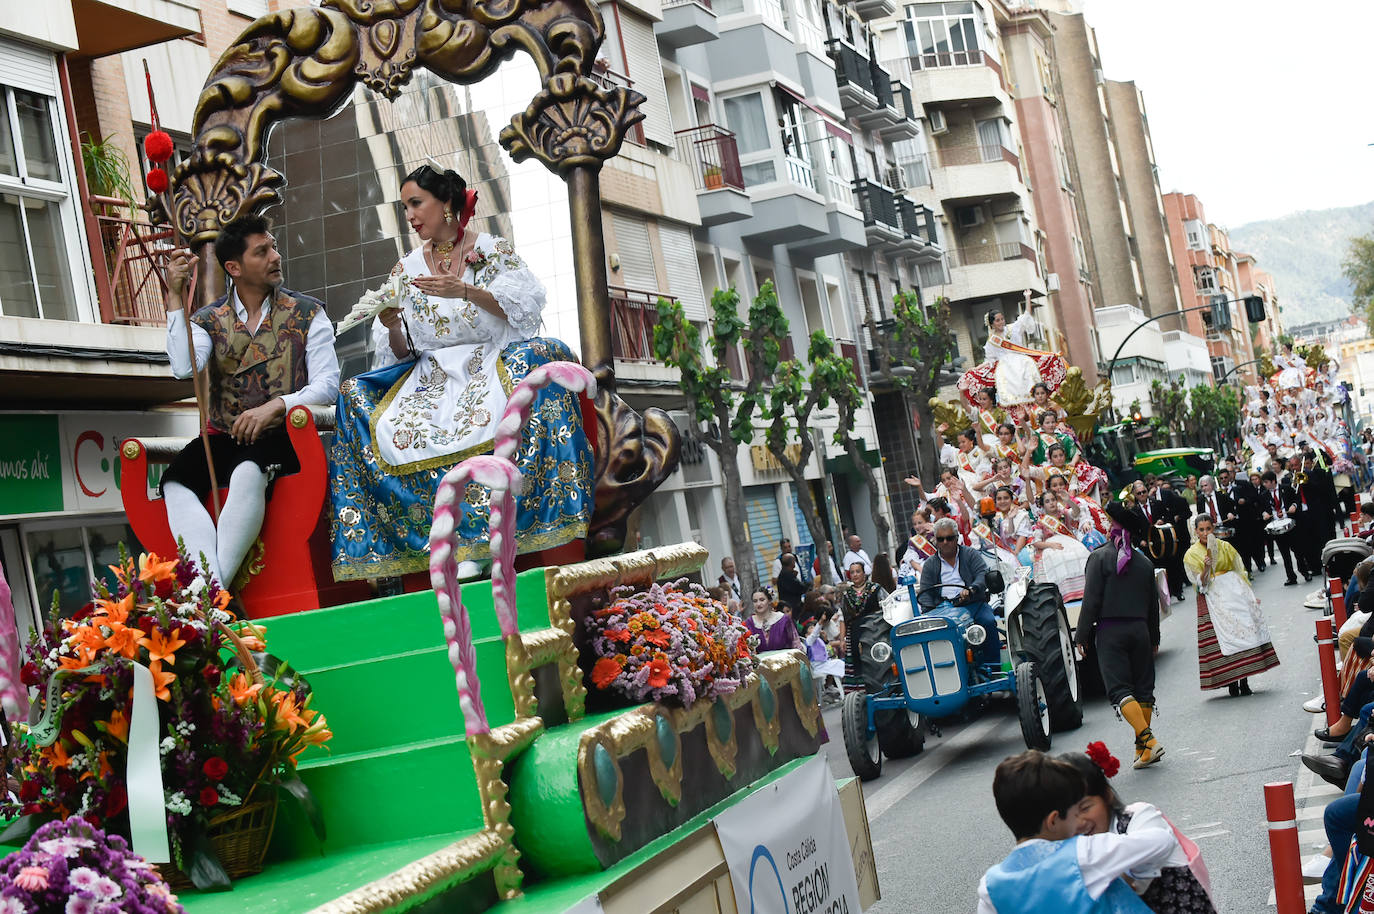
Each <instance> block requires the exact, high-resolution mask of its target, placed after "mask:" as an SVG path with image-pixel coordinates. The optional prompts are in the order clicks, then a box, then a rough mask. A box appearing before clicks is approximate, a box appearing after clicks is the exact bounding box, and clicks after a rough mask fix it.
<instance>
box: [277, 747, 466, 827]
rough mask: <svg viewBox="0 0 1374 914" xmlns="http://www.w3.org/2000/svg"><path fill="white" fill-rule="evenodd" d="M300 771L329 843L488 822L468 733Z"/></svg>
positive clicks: (323, 761) (305, 765)
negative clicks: (322, 817) (469, 748)
mask: <svg viewBox="0 0 1374 914" xmlns="http://www.w3.org/2000/svg"><path fill="white" fill-rule="evenodd" d="M299 770H300V775H301V780H303V781H305V783H306V785H307V786H309V788H310V790H311V792H312V793H314V794H315V799H316V801H317V802H318V803H319V805H320V808H321V810H323V812H324V822H325V835H326V840H325V848H326V849H327V850H332V849H334V848H338V847H345V846H352V845H358V844H375V843H378V842H390V841H402V840H406V839H410V838H416V837H420V836H422V835H437V834H448V833H451V832H453V831H466V830H476V829H478V828H481V827H482V804H481V798H480V795H479V794H478V791H477V781H476V776H475V775H474V773H473V768H472V757H471V756H470V755H469V754H468V747H467V743H466V741H465V740H464V738H463V737H462V736H452V737H448V738H445V739H436V740H427V741H423V742H418V743H409V744H405V745H399V746H390V747H387V748H381V749H372V750H368V751H364V752H352V753H343V754H335V755H333V756H330V757H328V758H319V759H312V760H311V761H308V762H302V763H301V765H300V769H299Z"/></svg>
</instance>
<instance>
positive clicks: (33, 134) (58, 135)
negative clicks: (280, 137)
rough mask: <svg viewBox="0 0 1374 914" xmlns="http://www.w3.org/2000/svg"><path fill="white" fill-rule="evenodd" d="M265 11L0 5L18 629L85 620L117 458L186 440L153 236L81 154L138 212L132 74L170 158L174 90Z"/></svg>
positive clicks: (8, 537) (7, 541) (0, 480)
mask: <svg viewBox="0 0 1374 914" xmlns="http://www.w3.org/2000/svg"><path fill="white" fill-rule="evenodd" d="M265 7H266V3H265V0H256V2H254V0H140V2H139V3H135V4H121V3H115V2H107V0H82V2H73V0H44V2H43V3H40V4H33V3H22V2H19V0H0V409H2V410H3V411H0V562H2V563H3V567H4V572H5V576H6V579H7V580H8V582H9V583H10V586H11V588H12V591H13V595H14V601H15V607H16V615H17V617H18V619H19V623H20V626H21V629H27V628H28V626H30V625H32V624H34V623H35V622H36V621H37V620H39V619H40V618H41V616H42V615H43V614H44V613H46V612H47V610H48V607H49V606H50V605H51V604H52V601H53V599H54V596H55V597H56V599H57V604H58V610H59V612H67V613H69V612H71V611H73V610H75V609H76V608H78V607H79V606H81V605H82V604H83V603H85V602H86V600H87V599H88V598H89V581H90V579H91V576H92V574H93V573H94V574H100V573H103V570H104V568H105V566H106V565H107V564H109V563H110V562H112V561H114V560H115V556H116V552H115V550H116V548H117V544H118V543H119V542H120V541H124V542H129V543H132V542H134V540H133V536H132V532H131V531H130V529H129V528H128V526H127V525H126V524H125V522H124V517H123V510H122V503H121V500H120V495H119V486H120V482H121V480H120V478H119V475H118V445H119V441H120V440H121V439H122V438H123V437H127V436H129V435H131V434H132V435H142V436H157V435H185V434H192V433H194V431H195V428H196V418H195V410H194V406H191V407H190V408H189V409H188V408H187V406H186V404H184V403H183V404H178V402H177V401H181V400H183V399H184V398H185V397H187V396H189V395H190V385H189V383H186V382H179V381H176V380H174V379H173V378H172V377H171V375H170V372H169V371H168V368H167V360H166V355H165V345H166V344H165V329H164V328H165V323H166V319H165V316H164V313H163V308H162V289H161V286H160V283H159V281H158V279H157V277H156V275H155V273H154V271H152V269H151V266H150V261H149V252H150V250H151V249H152V248H153V247H155V246H158V245H163V244H166V243H167V241H168V240H169V239H168V236H167V235H166V233H159V232H157V231H155V230H153V229H152V228H151V226H149V224H148V220H147V218H146V216H145V215H144V213H143V212H142V211H141V210H137V209H133V208H131V207H130V206H129V205H128V204H127V203H126V202H123V201H120V200H117V199H112V198H109V197H106V196H102V195H101V193H99V191H105V192H106V193H108V191H107V190H106V189H105V188H101V187H98V186H97V187H94V188H93V187H92V186H91V184H90V182H88V180H87V172H86V169H85V168H84V167H83V163H82V146H83V144H89V143H91V142H95V143H102V141H103V146H104V147H106V148H107V149H108V148H115V149H118V150H119V151H120V152H122V153H123V156H124V158H125V159H127V160H128V162H129V163H130V168H129V171H130V174H129V183H130V184H131V185H132V190H133V191H134V196H135V200H136V201H137V200H138V199H141V184H142V174H143V170H144V163H143V162H142V159H141V155H140V147H139V143H140V141H141V139H142V137H143V136H144V135H146V133H147V132H148V131H149V130H150V129H151V118H150V115H149V104H148V96H147V89H146V80H145V76H144V62H145V60H146V61H147V66H148V72H149V73H150V74H151V75H152V80H153V83H154V86H155V88H156V89H157V92H158V98H157V101H158V109H159V112H160V114H161V116H162V119H163V121H164V123H165V125H166V127H167V128H168V129H170V130H171V131H172V132H173V135H174V136H177V137H178V139H179V140H180V142H179V143H178V145H179V146H180V147H181V148H182V149H183V150H184V149H185V148H186V147H187V145H188V142H187V141H188V140H189V128H190V120H191V111H192V108H193V107H194V105H195V101H196V97H197V95H198V93H199V88H200V83H199V80H198V79H195V78H192V79H187V78H186V74H187V73H192V74H201V73H205V72H207V71H208V70H209V67H210V62H211V61H212V60H213V59H215V57H217V56H218V54H219V53H220V51H222V50H223V48H224V47H225V46H226V45H227V44H228V42H229V41H230V40H232V38H233V37H234V36H235V35H237V34H238V33H239V32H240V31H241V30H242V29H243V27H244V26H246V25H247V24H248V23H249V22H251V21H252V19H253V18H254V17H255V16H257V15H260V14H261V13H263V12H265V11H266V8H265ZM88 154H89V153H88ZM96 154H98V152H97V153H96Z"/></svg>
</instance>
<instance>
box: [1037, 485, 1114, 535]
mask: <svg viewBox="0 0 1374 914" xmlns="http://www.w3.org/2000/svg"><path fill="white" fill-rule="evenodd" d="M1045 485H1046V487H1047V488H1048V490H1049V492H1050V494H1052V495H1053V496H1054V497H1055V498H1058V499H1059V503H1060V505H1062V506H1063V512H1064V516H1065V517H1067V518H1068V519H1069V521H1070V524H1071V528H1072V530H1073V533H1074V535H1075V536H1076V537H1078V541H1079V542H1080V543H1082V544H1083V545H1084V546H1086V547H1087V548H1088V550H1089V551H1091V550H1093V549H1096V548H1097V547H1098V546H1101V545H1102V544H1103V543H1105V542H1106V541H1107V534H1108V533H1109V532H1110V531H1111V529H1112V522H1111V518H1109V517H1108V516H1107V512H1106V511H1104V510H1103V509H1102V506H1101V505H1100V504H1098V503H1097V502H1096V501H1095V500H1094V499H1091V498H1088V497H1087V496H1084V495H1075V494H1073V492H1071V491H1070V490H1069V485H1070V480H1069V477H1068V476H1067V475H1065V474H1064V473H1050V474H1049V477H1048V478H1047V479H1046V482H1045Z"/></svg>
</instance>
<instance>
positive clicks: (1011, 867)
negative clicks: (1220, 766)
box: [978, 749, 1178, 914]
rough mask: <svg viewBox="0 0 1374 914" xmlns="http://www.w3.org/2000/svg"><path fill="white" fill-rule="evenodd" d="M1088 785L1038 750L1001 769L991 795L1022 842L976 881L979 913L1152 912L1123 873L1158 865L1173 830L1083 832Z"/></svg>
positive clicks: (1064, 764)
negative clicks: (1082, 806)
mask: <svg viewBox="0 0 1374 914" xmlns="http://www.w3.org/2000/svg"><path fill="white" fill-rule="evenodd" d="M1086 790H1087V788H1086V785H1085V784H1084V782H1083V776H1082V775H1081V774H1079V772H1078V770H1077V769H1076V768H1074V767H1073V766H1072V765H1070V764H1069V763H1068V762H1063V761H1060V760H1058V759H1055V758H1052V757H1050V756H1048V755H1045V754H1044V753H1043V752H1039V751H1037V750H1035V749H1031V750H1029V751H1027V752H1023V753H1022V754H1020V755H1014V756H1011V757H1010V758H1007V759H1004V760H1003V761H1002V763H1001V764H1000V765H998V766H997V773H996V774H995V775H994V776H993V781H992V793H993V798H994V799H995V800H996V803H997V812H998V813H999V814H1000V815H1001V816H1002V821H1004V822H1006V823H1007V827H1008V828H1010V829H1011V832H1012V834H1013V835H1014V836H1015V837H1016V842H1017V843H1016V847H1015V848H1014V849H1013V850H1012V852H1011V853H1010V854H1008V855H1007V858H1006V859H1005V860H1003V861H1002V862H1001V863H999V864H997V865H996V866H993V867H991V868H990V869H989V870H988V871H987V872H986V873H985V874H984V875H983V878H982V880H981V881H980V882H979V883H978V914H1044V912H1050V911H1053V912H1055V914H1149V911H1150V909H1149V908H1148V907H1146V905H1145V903H1144V902H1143V901H1141V900H1140V898H1139V896H1137V895H1136V893H1135V892H1134V891H1132V890H1131V888H1130V886H1128V885H1127V884H1126V883H1125V881H1123V880H1122V879H1121V878H1120V877H1122V876H1130V875H1132V873H1133V872H1137V871H1138V872H1141V873H1145V872H1149V871H1152V870H1155V869H1158V868H1159V867H1160V866H1161V865H1163V864H1164V863H1165V862H1166V861H1168V859H1169V856H1170V854H1172V853H1173V851H1174V849H1175V848H1176V847H1177V845H1178V841H1177V839H1176V838H1175V837H1174V835H1173V832H1172V831H1170V830H1167V829H1150V830H1148V831H1144V832H1141V833H1139V834H1128V835H1118V834H1100V835H1084V834H1080V832H1081V831H1083V830H1084V829H1085V828H1086V827H1088V825H1087V824H1086V823H1084V822H1083V821H1081V819H1080V811H1079V801H1080V800H1082V799H1083V797H1084V794H1085V793H1086Z"/></svg>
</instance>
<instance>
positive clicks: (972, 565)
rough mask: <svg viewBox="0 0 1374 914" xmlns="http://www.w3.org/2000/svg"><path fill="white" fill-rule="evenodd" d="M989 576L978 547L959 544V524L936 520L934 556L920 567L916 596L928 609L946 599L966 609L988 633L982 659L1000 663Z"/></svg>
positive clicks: (1000, 652)
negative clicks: (918, 591) (919, 586)
mask: <svg viewBox="0 0 1374 914" xmlns="http://www.w3.org/2000/svg"><path fill="white" fill-rule="evenodd" d="M987 576H988V566H987V563H986V562H984V561H983V556H982V555H981V554H980V553H979V552H978V550H977V549H973V548H970V547H968V546H961V545H959V525H958V524H956V523H955V522H954V521H953V520H952V519H950V518H948V517H942V518H941V519H939V520H937V521H936V522H935V556H934V558H933V559H932V560H931V561H927V562H926V563H925V565H923V566H922V568H921V593H920V596H918V597H917V598H916V600H917V602H918V603H920V604H921V606H923V607H924V608H925V610H926V611H927V612H929V611H930V610H932V609H935V608H936V607H938V606H939V605H940V604H941V603H946V602H948V603H953V604H954V605H955V606H961V607H963V608H965V609H967V610H968V611H969V615H971V616H973V621H974V622H977V623H978V624H979V625H981V626H983V628H984V629H985V630H986V631H987V633H988V637H987V640H985V641H984V642H983V643H982V645H981V646H980V648H979V650H980V651H981V660H982V662H983V663H997V662H998V661H999V660H1000V659H1001V657H1002V645H1001V642H1000V639H999V638H998V637H997V618H996V617H995V616H994V615H993V614H992V607H991V606H989V605H988V586H987Z"/></svg>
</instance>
